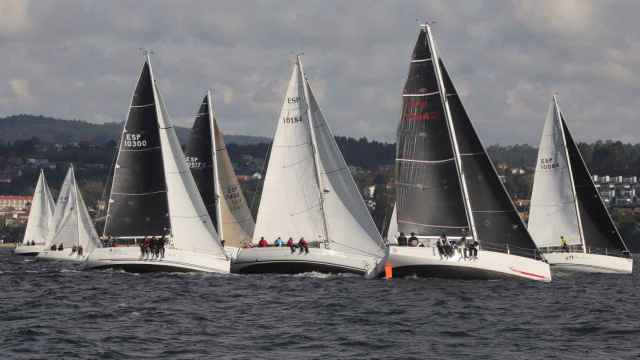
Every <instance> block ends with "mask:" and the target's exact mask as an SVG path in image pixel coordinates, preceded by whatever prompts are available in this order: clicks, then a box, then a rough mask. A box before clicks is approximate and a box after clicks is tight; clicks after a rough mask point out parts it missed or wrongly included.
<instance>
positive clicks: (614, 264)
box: [544, 252, 633, 274]
mask: <svg viewBox="0 0 640 360" xmlns="http://www.w3.org/2000/svg"><path fill="white" fill-rule="evenodd" d="M544 258H545V259H546V260H547V262H548V263H549V265H551V269H552V270H554V271H556V270H557V271H569V272H587V273H606V274H631V273H632V272H633V259H631V258H622V257H617V256H607V255H601V254H585V253H583V252H551V253H546V254H544Z"/></svg>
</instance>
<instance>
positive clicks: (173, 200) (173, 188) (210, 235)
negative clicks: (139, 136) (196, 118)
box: [147, 57, 226, 258]
mask: <svg viewBox="0 0 640 360" xmlns="http://www.w3.org/2000/svg"><path fill="white" fill-rule="evenodd" d="M147 62H148V63H149V69H150V71H151V61H150V59H149V58H148V57H147ZM151 79H152V83H153V91H154V95H155V96H154V98H155V102H156V103H155V106H156V109H157V110H156V111H157V118H158V126H159V133H160V142H161V149H162V162H163V165H164V174H165V180H166V183H167V201H168V205H169V219H170V222H171V233H172V236H173V240H172V243H173V246H174V247H175V248H177V249H181V250H189V251H193V252H199V253H208V254H212V255H218V256H220V257H223V258H226V255H225V253H224V250H223V248H222V245H221V244H220V240H219V238H218V234H217V233H216V230H215V229H214V227H213V224H212V223H211V219H210V217H209V214H208V213H207V209H206V208H205V206H204V203H203V201H202V198H201V197H200V193H199V191H198V188H197V186H196V184H195V181H194V180H193V176H192V175H191V171H190V170H189V167H188V166H187V164H186V162H185V157H184V153H183V152H182V148H181V146H180V142H179V141H178V137H177V136H176V133H175V129H174V127H173V125H172V124H171V122H170V120H169V116H168V115H167V111H166V108H165V104H164V101H163V100H162V97H161V95H160V92H159V90H158V87H157V85H156V83H155V80H154V77H153V71H151Z"/></svg>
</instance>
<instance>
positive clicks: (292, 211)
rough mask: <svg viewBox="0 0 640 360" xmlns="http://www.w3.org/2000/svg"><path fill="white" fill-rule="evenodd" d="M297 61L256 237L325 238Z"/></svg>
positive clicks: (275, 140)
mask: <svg viewBox="0 0 640 360" xmlns="http://www.w3.org/2000/svg"><path fill="white" fill-rule="evenodd" d="M301 77H302V76H301V73H300V68H299V65H298V64H297V63H296V64H295V65H294V67H293V71H292V73H291V79H290V80H289V86H288V88H287V93H286V95H285V98H284V103H283V105H282V110H281V112H280V117H279V118H278V125H277V127H276V132H275V135H274V137H273V144H272V145H271V154H270V156H269V165H268V166H267V172H266V175H265V179H264V185H263V187H262V195H261V198H260V206H259V208H258V216H257V219H256V226H255V231H254V233H253V242H254V243H255V242H258V240H259V239H260V238H261V237H264V238H265V239H266V240H267V241H269V242H273V241H274V240H275V239H276V238H278V237H281V238H282V239H283V240H285V241H286V240H287V239H288V238H289V237H292V238H294V240H297V239H298V238H300V237H304V238H305V239H307V240H308V241H325V236H324V230H323V222H324V219H323V214H322V211H321V204H320V192H319V187H318V182H317V180H316V169H315V164H314V155H313V146H312V143H311V141H312V140H311V133H310V130H309V119H308V117H307V111H306V110H307V105H306V101H305V99H304V88H303V84H304V82H303V79H302V78H301Z"/></svg>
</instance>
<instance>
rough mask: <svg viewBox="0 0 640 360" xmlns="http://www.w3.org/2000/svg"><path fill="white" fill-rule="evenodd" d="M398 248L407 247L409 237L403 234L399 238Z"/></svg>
mask: <svg viewBox="0 0 640 360" xmlns="http://www.w3.org/2000/svg"><path fill="white" fill-rule="evenodd" d="M398 246H407V237H406V236H404V233H403V232H401V233H400V236H398Z"/></svg>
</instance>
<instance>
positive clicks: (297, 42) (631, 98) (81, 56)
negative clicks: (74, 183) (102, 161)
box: [0, 0, 640, 145]
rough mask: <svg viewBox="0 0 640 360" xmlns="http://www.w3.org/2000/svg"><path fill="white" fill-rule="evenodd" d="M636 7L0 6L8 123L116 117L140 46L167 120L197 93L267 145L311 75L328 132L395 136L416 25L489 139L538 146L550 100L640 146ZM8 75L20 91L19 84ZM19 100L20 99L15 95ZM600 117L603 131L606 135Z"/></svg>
mask: <svg viewBox="0 0 640 360" xmlns="http://www.w3.org/2000/svg"><path fill="white" fill-rule="evenodd" d="M638 13H640V3H637V2H620V1H598V0H593V1H588V0H580V1H574V0H565V1H546V0H545V1H507V0H503V1H493V0H492V1H474V2H469V1H459V0H457V1H456V0H448V1H429V2H424V1H418V0H415V1H404V2H400V3H395V2H369V1H359V0H354V1H348V2H345V1H338V0H327V1H322V2H294V1H269V2H263V1H243V2H211V1H207V0H202V1H198V0H187V1H181V2H175V1H171V0H157V1H146V2H143V1H138V2H131V1H124V0H114V1H108V2H107V1H93V2H76V1H68V0H60V1H56V2H47V1H37V2H36V1H31V2H27V1H11V0H9V1H7V0H5V1H2V2H0V52H1V53H2V54H10V56H5V57H4V58H3V66H2V67H0V79H13V80H12V81H14V84H11V83H7V85H8V86H4V87H0V103H1V104H2V113H0V115H4V116H6V115H11V114H15V113H38V114H46V115H52V116H56V117H62V118H79V119H84V120H87V121H92V122H103V121H122V120H123V119H124V117H125V116H126V113H127V108H128V105H129V102H130V96H131V92H132V90H133V87H134V85H135V81H136V80H137V77H138V75H139V71H140V67H141V65H142V61H143V59H142V56H141V54H140V51H139V50H138V49H139V48H141V47H145V48H151V49H153V50H154V51H155V55H154V56H153V64H154V71H155V74H156V77H157V78H158V83H159V87H160V90H161V91H162V93H163V95H164V98H165V100H166V101H167V106H168V111H169V113H170V114H171V115H172V117H173V119H174V121H175V122H176V124H178V125H181V126H190V125H191V123H192V121H193V120H192V119H193V114H194V113H195V112H196V110H197V106H198V104H199V103H200V101H201V99H202V97H203V95H204V94H205V92H206V90H207V89H209V88H213V89H214V90H215V95H216V96H215V103H214V104H215V107H216V114H217V116H218V118H219V121H220V124H221V127H222V128H223V130H224V131H225V133H228V134H255V135H266V136H271V135H272V134H273V129H274V126H275V120H276V117H277V116H278V113H279V111H280V106H281V105H282V99H283V96H284V91H285V88H286V84H287V81H288V77H289V75H290V70H291V60H292V59H293V58H294V56H295V54H297V53H299V52H304V63H305V70H306V71H307V73H308V75H309V77H310V79H311V82H312V86H313V88H314V91H315V92H316V93H317V98H318V101H319V102H320V106H321V108H322V110H323V112H324V113H325V117H326V118H327V121H328V122H329V123H330V125H331V128H332V129H333V130H334V132H335V133H336V134H339V135H349V136H356V137H360V136H367V137H368V138H374V139H380V140H385V141H394V140H395V131H396V127H397V124H398V121H399V118H400V103H401V96H400V94H401V90H402V87H403V84H404V81H405V79H406V76H407V70H408V66H409V55H410V53H411V50H412V47H413V45H414V43H415V39H416V35H417V31H418V27H417V25H418V23H419V22H420V21H425V20H436V21H437V22H436V24H435V25H434V35H435V38H436V41H437V43H438V47H439V49H440V54H441V56H442V57H443V59H444V61H445V63H446V65H447V68H448V70H449V72H450V74H451V76H452V78H453V81H454V82H455V84H456V87H457V88H458V90H459V92H460V94H461V96H462V100H463V102H464V104H465V107H466V108H467V111H468V113H469V115H470V116H471V119H472V121H473V122H474V124H475V126H476V130H477V131H478V133H479V134H480V136H481V137H482V138H483V140H484V142H485V144H487V145H488V144H491V143H496V142H498V143H504V144H511V143H520V142H527V143H530V144H536V143H537V142H538V141H539V132H540V130H541V128H542V123H543V121H544V114H545V111H546V108H547V105H548V102H549V100H550V96H551V94H552V93H553V92H554V91H558V92H559V93H560V98H561V102H562V105H563V109H564V111H565V113H566V114H567V118H568V119H569V122H570V124H569V126H570V127H571V129H572V130H573V131H574V133H575V134H574V135H575V137H576V138H577V139H578V140H580V141H591V140H594V139H598V138H613V139H626V140H629V141H640V133H637V134H634V132H633V131H629V129H634V128H635V123H636V122H637V115H636V111H635V109H634V106H635V104H636V103H637V94H638V93H639V92H640V84H639V83H640V78H639V77H638V74H637V71H636V69H639V68H640V42H639V41H638V38H639V35H640V34H638V31H639V30H638V29H637V14H638ZM16 81H17V82H16ZM19 94H22V95H19ZM603 122H606V124H607V126H606V127H605V126H603V125H602V124H603Z"/></svg>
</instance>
